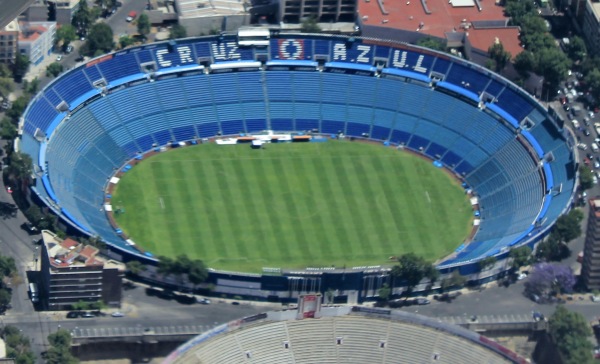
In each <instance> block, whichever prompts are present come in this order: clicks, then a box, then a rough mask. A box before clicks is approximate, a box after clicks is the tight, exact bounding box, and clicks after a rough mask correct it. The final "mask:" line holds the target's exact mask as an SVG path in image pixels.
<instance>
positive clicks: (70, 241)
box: [60, 238, 79, 249]
mask: <svg viewBox="0 0 600 364" xmlns="http://www.w3.org/2000/svg"><path fill="white" fill-rule="evenodd" d="M60 245H61V246H62V247H63V248H65V249H71V248H72V247H76V246H77V245H79V243H78V242H77V241H75V240H73V239H71V238H66V239H65V240H63V241H62V243H61V244H60Z"/></svg>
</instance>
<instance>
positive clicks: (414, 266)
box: [391, 253, 437, 292]
mask: <svg viewBox="0 0 600 364" xmlns="http://www.w3.org/2000/svg"><path fill="white" fill-rule="evenodd" d="M431 267H432V266H431V264H430V263H428V262H427V261H426V260H425V259H423V258H422V257H419V256H417V255H415V254H414V253H407V254H403V255H401V256H399V257H398V265H395V266H394V267H393V268H392V272H391V274H392V276H393V277H394V278H397V279H400V280H402V281H403V282H404V283H405V284H406V286H407V287H406V290H407V292H411V291H412V289H413V288H414V287H415V286H416V285H417V284H419V283H420V282H421V280H423V278H425V277H427V276H428V275H433V273H432V268H431ZM433 269H435V268H433ZM436 278H437V277H436Z"/></svg>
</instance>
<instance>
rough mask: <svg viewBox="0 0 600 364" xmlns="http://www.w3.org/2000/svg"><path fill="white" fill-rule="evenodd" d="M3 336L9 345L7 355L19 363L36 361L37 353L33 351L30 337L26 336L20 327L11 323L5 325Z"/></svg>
mask: <svg viewBox="0 0 600 364" xmlns="http://www.w3.org/2000/svg"><path fill="white" fill-rule="evenodd" d="M2 338H3V339H4V341H5V343H6V346H7V350H6V354H7V355H6V356H7V357H9V358H12V359H14V360H15V362H16V363H18V364H34V363H35V355H34V354H33V352H32V351H31V343H30V341H29V338H28V337H26V336H24V335H23V334H22V333H21V331H20V330H19V329H18V328H16V327H14V326H10V325H9V326H6V327H4V328H3V329H2Z"/></svg>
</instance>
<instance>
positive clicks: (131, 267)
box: [127, 260, 148, 275]
mask: <svg viewBox="0 0 600 364" xmlns="http://www.w3.org/2000/svg"><path fill="white" fill-rule="evenodd" d="M146 269H148V268H147V267H146V265H145V264H144V263H142V262H140V261H139V260H131V261H129V262H127V270H128V271H129V273H131V274H134V275H138V274H140V273H142V272H143V271H145V270H146Z"/></svg>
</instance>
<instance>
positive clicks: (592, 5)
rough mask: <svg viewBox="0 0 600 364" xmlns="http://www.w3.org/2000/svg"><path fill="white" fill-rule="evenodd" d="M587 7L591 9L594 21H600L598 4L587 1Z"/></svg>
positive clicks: (599, 4) (599, 5)
mask: <svg viewBox="0 0 600 364" xmlns="http://www.w3.org/2000/svg"><path fill="white" fill-rule="evenodd" d="M587 5H588V6H589V7H590V8H591V9H592V13H593V14H594V17H595V18H596V21H600V3H598V2H593V1H591V0H588V1H587Z"/></svg>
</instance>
